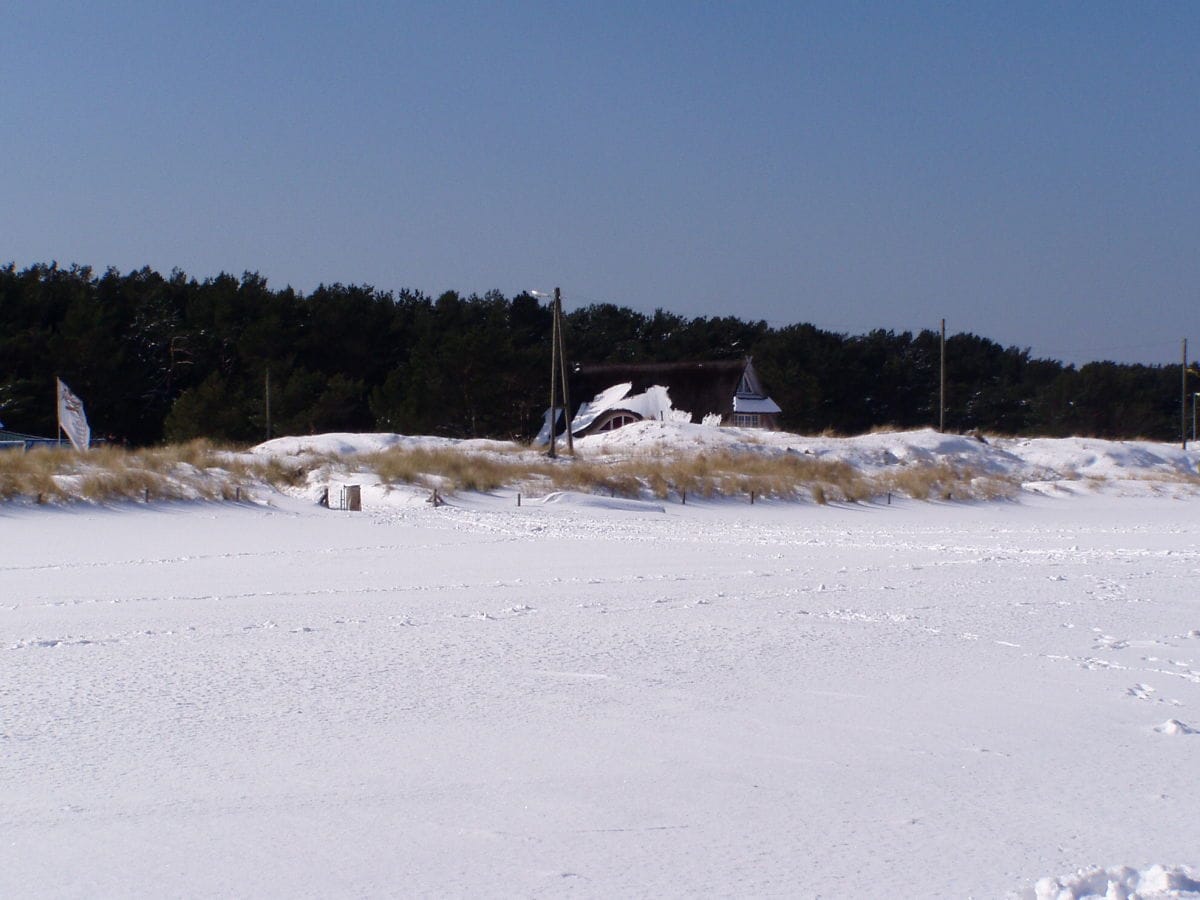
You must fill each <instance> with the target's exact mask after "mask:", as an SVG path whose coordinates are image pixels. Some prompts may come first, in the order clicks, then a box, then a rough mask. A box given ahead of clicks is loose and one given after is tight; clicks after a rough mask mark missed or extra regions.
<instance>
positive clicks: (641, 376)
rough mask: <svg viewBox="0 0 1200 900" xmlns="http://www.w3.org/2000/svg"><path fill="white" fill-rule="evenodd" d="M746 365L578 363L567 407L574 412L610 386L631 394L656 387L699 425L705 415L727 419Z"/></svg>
mask: <svg viewBox="0 0 1200 900" xmlns="http://www.w3.org/2000/svg"><path fill="white" fill-rule="evenodd" d="M747 365H749V361H748V360H745V359H723V360H715V361H709V362H673V363H601V364H587V363H581V364H579V365H577V366H575V371H574V372H573V374H572V376H571V405H572V406H573V407H574V408H575V409H578V408H579V405H580V404H581V403H586V402H587V401H588V400H591V399H592V398H593V397H594V396H596V395H597V394H599V393H600V392H601V391H603V390H604V389H606V388H609V387H612V386H613V385H614V384H621V383H622V382H626V381H628V382H631V383H632V384H633V388H632V390H631V391H630V393H632V394H640V393H642V392H644V391H646V390H648V389H649V388H651V387H653V386H654V385H656V384H661V385H662V386H663V387H665V388H667V390H668V391H669V392H670V395H671V404H672V406H674V407H675V409H686V410H687V411H688V412H690V413H691V414H692V416H693V419H694V421H699V420H700V419H702V418H703V417H704V416H706V415H708V414H709V413H718V414H720V415H721V416H722V417H727V416H729V415H730V414H731V413H732V412H733V396H734V394H736V393H737V389H738V385H739V384H740V383H741V380H742V374H743V373H744V372H745V371H746V366H747Z"/></svg>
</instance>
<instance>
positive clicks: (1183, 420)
mask: <svg viewBox="0 0 1200 900" xmlns="http://www.w3.org/2000/svg"><path fill="white" fill-rule="evenodd" d="M1179 377H1180V383H1181V386H1182V387H1181V390H1182V393H1181V394H1180V396H1179V435H1180V437H1181V438H1182V440H1183V449H1184V450H1186V449H1187V338H1184V339H1183V365H1182V366H1181V369H1180V375H1179Z"/></svg>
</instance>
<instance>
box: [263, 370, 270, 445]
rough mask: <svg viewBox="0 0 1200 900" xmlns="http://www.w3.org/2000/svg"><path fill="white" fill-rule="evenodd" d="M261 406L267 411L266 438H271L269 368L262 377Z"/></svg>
mask: <svg viewBox="0 0 1200 900" xmlns="http://www.w3.org/2000/svg"><path fill="white" fill-rule="evenodd" d="M263 382H264V383H263V406H264V407H265V408H266V413H267V440H268V441H269V440H270V439H271V370H270V368H268V369H267V374H266V377H265V378H264V379H263Z"/></svg>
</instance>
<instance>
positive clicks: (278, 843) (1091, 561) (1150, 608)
mask: <svg viewBox="0 0 1200 900" xmlns="http://www.w3.org/2000/svg"><path fill="white" fill-rule="evenodd" d="M588 502H589V503H590V504H593V505H586V506H585V505H583V504H582V503H581V502H579V499H578V498H572V497H571V496H570V495H561V496H559V497H557V498H555V501H554V502H547V503H536V504H534V503H528V504H526V505H524V506H522V507H521V508H519V509H518V508H517V507H516V506H515V502H514V498H513V497H512V496H511V495H507V494H498V495H496V496H493V497H485V496H470V495H468V496H464V497H460V498H457V499H455V500H454V501H453V503H452V505H450V506H447V507H443V508H441V509H437V510H435V509H432V508H431V507H428V506H425V505H415V506H404V505H394V506H390V507H384V506H376V507H374V508H368V510H367V511H366V512H365V513H362V514H347V513H337V512H329V511H325V510H319V509H314V508H313V507H311V506H310V505H307V504H300V503H297V502H295V501H290V500H288V499H287V498H279V499H278V500H277V501H276V505H275V506H274V507H230V506H205V505H178V506H163V507H157V508H151V509H140V510H132V509H117V510H95V509H91V510H66V511H62V510H56V511H40V510H39V511H31V510H14V511H10V512H0V530H3V532H4V535H5V542H4V545H3V550H0V711H2V712H3V716H2V718H0V752H2V753H3V759H4V765H3V766H2V767H0V797H2V798H3V800H2V801H0V895H5V896H18V895H20V896H97V895H106V896H113V895H120V896H164V895H167V896H173V895H189V896H215V895H229V894H237V895H243V896H249V895H254V896H331V895H336V896H346V895H358V896H361V895H371V896H377V895H425V896H429V895H438V896H468V895H471V896H479V895H502V896H534V897H536V896H561V895H565V894H570V895H572V896H588V897H609V896H627V897H661V896H689V895H692V896H694V895H697V894H701V895H723V896H728V895H739V896H780V897H782V896H787V897H796V896H800V897H817V896H820V897H875V896H878V897H895V896H911V897H917V896H920V897H968V896H975V897H999V896H1004V895H1006V894H1007V893H1009V892H1024V893H1025V894H1026V895H1027V896H1037V897H1042V896H1085V895H1086V893H1087V892H1088V891H1092V890H1093V888H1095V887H1096V885H1099V884H1100V882H1101V880H1103V881H1104V884H1103V888H1104V891H1105V892H1109V893H1111V891H1110V888H1109V883H1110V882H1111V883H1119V884H1118V887H1119V889H1120V890H1125V891H1126V892H1127V894H1128V893H1129V892H1130V891H1134V892H1136V891H1138V890H1143V891H1146V892H1147V893H1143V894H1140V896H1147V897H1148V896H1187V895H1188V892H1189V891H1191V892H1200V891H1198V890H1197V888H1196V884H1195V882H1194V881H1193V880H1191V879H1193V878H1194V876H1193V875H1190V874H1189V872H1190V870H1188V869H1186V868H1185V866H1186V865H1188V864H1190V865H1195V864H1196V862H1197V858H1196V847H1197V841H1196V837H1197V830H1198V828H1200V813H1197V811H1196V809H1197V808H1196V804H1195V800H1194V791H1195V784H1196V782H1197V775H1200V766H1198V765H1197V754H1198V753H1200V737H1197V736H1196V735H1194V734H1190V733H1188V732H1189V731H1190V730H1191V729H1194V728H1196V727H1200V712H1197V708H1198V704H1200V605H1198V604H1197V601H1196V600H1195V599H1194V598H1195V595H1196V586H1195V582H1196V578H1197V575H1198V574H1200V548H1198V547H1197V532H1198V531H1200V525H1198V524H1196V522H1195V519H1196V517H1195V506H1194V503H1191V502H1181V501H1174V500H1167V499H1136V498H1114V497H1111V496H1098V497H1079V498H1076V499H1072V500H1069V501H1061V500H1060V501H1054V500H1046V499H1038V498H1031V499H1027V500H1026V501H1025V502H1022V503H1021V504H1011V503H1003V504H990V505H953V504H952V505H939V504H919V503H897V504H894V505H893V506H891V507H887V506H878V505H866V504H864V505H860V506H857V507H848V508H843V509H838V508H816V507H811V506H797V505H795V504H774V503H759V504H757V505H755V506H753V507H751V506H749V505H747V504H734V503H716V504H714V503H700V502H696V503H692V502H689V504H688V505H687V506H686V507H681V506H679V505H676V504H668V505H663V506H661V507H659V508H658V509H655V508H654V507H653V506H652V505H648V504H642V505H638V504H628V503H626V504H612V505H613V506H620V507H621V508H606V505H605V504H603V503H601V504H599V505H595V504H596V501H595V500H594V499H592V500H589V501H588ZM659 510H661V511H659ZM1171 722H1174V723H1176V725H1175V726H1172V725H1170V723H1171ZM1156 865H1158V866H1159V868H1157V869H1155V868H1153V867H1154V866H1156ZM1123 866H1128V867H1130V868H1129V869H1122V868H1121V867H1123ZM1163 866H1165V867H1166V868H1163ZM1067 872H1076V873H1077V874H1076V875H1074V876H1066V875H1062V874H1058V873H1067ZM1101 873H1102V874H1103V875H1104V878H1103V879H1101ZM1114 873H1115V874H1114ZM1160 876H1161V877H1160ZM1154 879H1157V881H1155V880H1154ZM1051 890H1054V891H1058V892H1059V893H1057V894H1054V893H1047V892H1048V891H1051ZM1030 891H1034V892H1035V893H1032V894H1031V893H1029V892H1030ZM1063 891H1072V892H1074V893H1067V894H1065V895H1064V894H1062V892H1063ZM1172 892H1173V893H1172ZM1102 895H1103V894H1102ZM1122 896H1124V895H1122Z"/></svg>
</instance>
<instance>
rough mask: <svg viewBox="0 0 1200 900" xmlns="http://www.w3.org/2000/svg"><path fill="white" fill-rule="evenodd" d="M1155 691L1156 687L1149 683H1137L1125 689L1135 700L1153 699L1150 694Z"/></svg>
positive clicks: (1127, 694)
mask: <svg viewBox="0 0 1200 900" xmlns="http://www.w3.org/2000/svg"><path fill="white" fill-rule="evenodd" d="M1153 693H1154V688H1152V687H1150V685H1148V684H1140V683H1139V684H1135V685H1134V686H1133V687H1131V688H1127V689H1126V690H1125V694H1126V696H1129V697H1132V698H1133V699H1135V700H1151V699H1153V698H1152V697H1151V696H1150V695H1151V694H1153Z"/></svg>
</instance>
